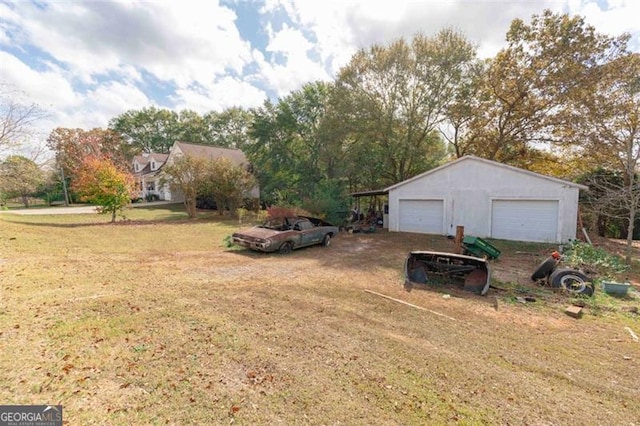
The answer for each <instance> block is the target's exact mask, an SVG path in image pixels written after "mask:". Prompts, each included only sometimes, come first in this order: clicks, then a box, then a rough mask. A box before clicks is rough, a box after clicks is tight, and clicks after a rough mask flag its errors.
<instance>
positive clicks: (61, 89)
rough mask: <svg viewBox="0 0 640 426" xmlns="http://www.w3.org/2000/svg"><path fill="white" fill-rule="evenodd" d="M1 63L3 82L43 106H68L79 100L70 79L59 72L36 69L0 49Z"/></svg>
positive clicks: (48, 107)
mask: <svg viewBox="0 0 640 426" xmlns="http://www.w3.org/2000/svg"><path fill="white" fill-rule="evenodd" d="M0 64H2V65H1V74H0V76H1V77H0V79H1V80H2V82H3V83H5V84H7V85H9V86H10V87H13V88H14V89H15V90H17V91H20V92H23V93H25V94H27V96H28V97H29V99H32V101H31V102H35V103H37V104H39V105H41V106H42V107H43V108H46V109H59V108H67V107H69V106H72V105H74V104H76V103H77V102H78V97H77V95H76V94H75V93H74V91H73V88H72V87H71V85H70V84H69V81H68V80H67V78H66V77H65V76H64V75H63V74H61V73H59V72H55V71H44V72H38V71H35V70H33V69H32V68H30V67H29V66H28V65H26V64H25V63H23V62H22V61H21V60H20V59H18V58H16V57H15V56H13V55H11V54H10V53H7V52H3V51H0ZM31 102H29V103H31Z"/></svg>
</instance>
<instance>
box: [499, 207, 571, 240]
mask: <svg viewBox="0 0 640 426" xmlns="http://www.w3.org/2000/svg"><path fill="white" fill-rule="evenodd" d="M558 206H559V203H558V201H557V200H494V201H493V203H492V211H491V236H492V237H493V238H498V239H504V240H517V241H539V242H551V241H556V239H557V231H558V211H559V208H558Z"/></svg>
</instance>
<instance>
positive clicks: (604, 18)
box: [568, 0, 640, 50]
mask: <svg viewBox="0 0 640 426" xmlns="http://www.w3.org/2000/svg"><path fill="white" fill-rule="evenodd" d="M607 6H608V7H607V8H606V9H602V8H601V7H600V5H599V4H598V2H596V1H595V0H570V1H569V4H568V9H569V12H570V13H571V14H578V15H581V16H584V17H585V20H586V21H587V22H588V23H590V24H591V25H593V26H594V27H595V28H596V30H597V31H598V32H601V33H605V34H610V35H613V36H618V35H621V34H622V33H625V32H628V33H632V34H633V36H634V37H633V40H632V44H634V45H635V49H636V50H639V49H640V2H639V1H637V0H609V1H608V2H607Z"/></svg>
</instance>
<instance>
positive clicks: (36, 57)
mask: <svg viewBox="0 0 640 426" xmlns="http://www.w3.org/2000/svg"><path fill="white" fill-rule="evenodd" d="M544 9H551V10H553V11H556V12H566V13H570V14H579V15H582V16H584V17H585V19H586V20H587V22H588V23H590V24H592V25H594V26H595V27H596V29H597V30H598V31H599V32H602V33H606V34H610V35H619V34H620V33H622V32H630V33H632V35H633V39H632V43H631V48H632V50H634V51H638V52H640V23H639V22H640V1H638V0H608V1H606V0H597V1H596V0H531V1H524V0H386V1H378V0H300V1H298V0H220V1H217V0H180V1H172V0H142V1H139V0H126V1H125V0H123V1H111V0H99V1H98V0H85V1H79V0H53V1H48V0H38V1H29V0H19V1H6V0H0V84H2V85H3V87H5V88H7V87H10V88H12V90H14V91H16V92H14V93H21V94H22V95H23V96H24V97H25V99H26V100H27V101H28V102H35V103H37V104H39V105H40V106H42V107H43V108H45V109H46V110H47V111H48V112H49V118H48V119H47V120H45V121H43V122H42V123H40V127H41V132H40V138H41V139H46V136H47V135H48V133H49V132H50V131H51V129H53V128H55V127H58V126H60V127H80V128H85V129H89V128H93V127H106V126H107V124H108V120H109V119H110V118H112V117H115V116H117V115H119V114H121V113H123V112H125V111H127V110H129V109H141V108H144V107H148V106H156V107H160V108H169V109H175V110H182V109H192V110H195V111H198V112H200V113H204V112H207V111H211V110H216V111H221V110H223V109H225V108H228V107H231V106H236V105H239V106H244V107H253V106H258V105H261V104H262V103H263V102H264V100H265V99H277V98H278V97H281V96H285V95H286V94H288V93H289V92H291V91H293V90H296V89H298V88H300V86H301V85H302V84H304V83H306V82H309V81H315V80H331V79H332V78H333V76H335V75H336V73H337V71H338V70H339V69H340V67H342V66H343V65H345V64H346V63H347V62H348V61H349V59H350V58H351V56H352V55H353V53H354V52H355V51H356V50H357V49H359V48H362V47H368V46H370V45H371V44H373V43H386V42H389V41H391V40H394V39H397V38H399V37H402V36H404V37H411V36H412V35H413V34H415V33H416V32H422V33H424V34H427V35H429V34H433V33H435V32H437V31H439V30H441V29H443V28H445V27H454V28H456V29H458V30H460V31H462V32H463V33H464V34H465V35H466V36H467V37H468V38H469V39H470V40H471V41H472V42H474V43H476V44H477V45H478V51H479V53H480V55H481V56H484V57H487V56H492V55H493V54H495V53H496V52H497V51H498V50H499V49H500V48H501V47H503V46H504V36H505V33H506V31H507V29H508V27H509V24H510V22H511V21H512V20H513V19H514V18H521V19H523V20H525V21H528V20H529V18H530V17H531V15H532V14H536V13H541V12H542V11H543V10H544Z"/></svg>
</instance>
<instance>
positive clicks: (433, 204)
mask: <svg viewBox="0 0 640 426" xmlns="http://www.w3.org/2000/svg"><path fill="white" fill-rule="evenodd" d="M398 217H399V218H400V231H401V232H419V233H423V234H442V226H443V225H442V223H443V217H444V203H443V201H442V200H400V214H399V216H398Z"/></svg>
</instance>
